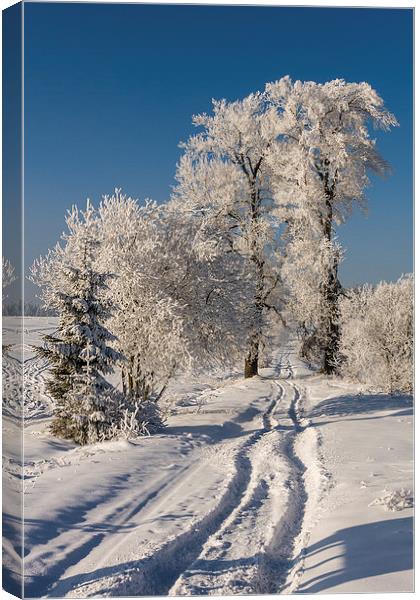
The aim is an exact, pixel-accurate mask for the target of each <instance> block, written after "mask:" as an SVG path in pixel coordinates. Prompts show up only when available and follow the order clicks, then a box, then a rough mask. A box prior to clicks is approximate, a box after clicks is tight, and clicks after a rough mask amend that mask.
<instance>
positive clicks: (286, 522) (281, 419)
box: [70, 375, 307, 597]
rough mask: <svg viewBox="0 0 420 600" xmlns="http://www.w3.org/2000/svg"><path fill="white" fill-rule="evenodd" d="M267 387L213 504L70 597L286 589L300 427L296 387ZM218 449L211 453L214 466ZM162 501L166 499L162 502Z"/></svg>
mask: <svg viewBox="0 0 420 600" xmlns="http://www.w3.org/2000/svg"><path fill="white" fill-rule="evenodd" d="M289 377H290V375H289ZM270 384H271V385H272V390H273V392H272V395H271V400H270V402H269V405H268V408H267V409H266V411H265V412H264V413H263V414H262V415H261V420H262V427H261V428H260V429H259V430H257V431H256V432H253V433H252V434H250V435H249V436H248V438H247V439H246V441H245V442H244V443H242V444H240V445H238V446H237V448H236V451H235V452H233V454H234V456H233V459H232V460H233V466H234V475H233V477H232V478H231V479H230V480H229V482H228V483H227V485H226V488H225V490H224V491H223V493H222V494H221V496H220V498H219V500H218V502H217V504H216V506H215V507H214V508H213V509H212V510H211V511H210V512H208V513H207V514H206V515H205V516H204V517H202V518H200V519H195V520H193V521H192V522H191V523H190V527H189V528H188V529H187V530H186V531H184V532H183V533H182V534H180V535H178V536H176V537H173V538H171V539H169V540H168V541H167V542H166V543H165V544H164V545H163V546H160V547H158V548H155V549H153V548H151V549H150V553H149V554H147V555H145V556H143V557H141V558H140V559H138V560H133V561H132V562H130V566H129V568H126V569H125V570H122V569H121V566H122V565H115V572H110V571H109V569H106V570H105V571H104V575H105V573H106V575H105V576H104V577H99V578H98V577H97V578H96V580H95V581H91V582H87V581H86V582H85V584H82V585H78V586H77V594H76V593H75V592H76V590H75V589H73V591H72V592H71V594H70V595H72V596H73V595H74V596H76V595H78V596H79V595H80V594H81V593H82V595H83V596H85V597H89V596H91V595H101V594H104V595H110V596H122V595H124V596H127V595H136V596H139V595H140V596H144V595H168V594H169V595H197V594H198V595H200V594H208V595H212V594H223V595H225V594H241V593H242V594H243V593H248V594H249V593H254V594H255V593H279V592H281V591H282V590H283V589H284V587H285V584H286V581H287V578H288V575H289V573H290V570H291V568H292V567H293V564H294V562H293V557H294V550H295V543H296V539H297V538H298V536H299V534H300V532H301V529H302V523H303V518H304V513H305V505H306V502H307V493H306V490H305V481H304V472H305V465H304V464H303V463H302V461H301V460H300V458H299V457H298V455H297V454H296V452H295V444H296V441H297V439H298V437H299V436H300V435H302V434H303V432H304V430H305V424H304V421H302V419H301V416H300V402H301V395H300V392H299V389H298V388H297V386H296V385H295V384H294V383H293V382H291V381H290V379H287V380H278V379H273V380H272V381H270ZM224 446H225V444H223V443H222V444H217V446H215V447H212V450H211V452H212V454H214V456H213V458H214V459H215V460H217V454H218V452H219V451H221V450H222V448H223V447H224ZM232 451H233V447H232ZM224 459H226V455H225V454H224ZM191 473H192V471H191ZM191 473H190V474H191ZM193 475H194V474H193ZM168 499H169V496H168V495H165V496H164V498H163V501H167V500H168ZM108 558H109V557H108ZM96 573H97V575H98V571H97V572H96Z"/></svg>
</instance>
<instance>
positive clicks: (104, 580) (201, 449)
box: [5, 345, 412, 597]
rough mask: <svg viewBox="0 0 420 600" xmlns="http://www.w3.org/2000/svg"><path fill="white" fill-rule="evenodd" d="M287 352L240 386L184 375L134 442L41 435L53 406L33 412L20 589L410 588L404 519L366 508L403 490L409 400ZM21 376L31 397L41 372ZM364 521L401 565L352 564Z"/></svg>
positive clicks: (112, 592) (36, 592)
mask: <svg viewBox="0 0 420 600" xmlns="http://www.w3.org/2000/svg"><path fill="white" fill-rule="evenodd" d="M293 350H294V347H293V345H291V346H289V347H288V348H286V350H285V349H278V350H277V351H275V352H274V353H273V357H272V363H271V366H270V367H268V368H266V369H264V370H263V371H262V374H261V377H256V378H253V379H251V380H246V381H244V380H242V379H240V378H236V379H230V380H225V381H221V382H220V381H219V383H218V384H217V385H216V384H213V386H210V385H208V384H203V385H201V384H200V383H199V382H193V381H184V382H183V383H182V385H181V384H179V385H178V388H177V389H176V388H174V389H173V390H172V393H173V395H174V398H175V399H176V404H175V407H174V409H173V411H172V414H171V416H170V417H169V419H168V427H167V428H166V430H165V431H164V432H162V434H159V435H155V436H152V437H150V438H142V439H139V440H137V441H135V442H128V441H117V442H109V443H106V444H102V445H94V446H87V447H77V446H75V445H73V444H71V443H69V442H65V441H59V440H55V439H52V438H51V437H50V436H49V434H48V432H47V429H46V427H47V424H48V414H49V412H48V411H49V406H48V405H47V403H45V402H44V413H42V409H41V408H40V406H39V405H38V404H37V403H36V402H35V404H33V405H31V406H32V409H33V410H32V412H31V411H29V413H30V414H31V415H32V416H33V418H32V419H31V420H30V421H29V422H28V424H27V427H26V428H25V449H26V456H25V515H26V523H25V569H26V595H27V596H29V597H30V596H32V597H35V596H41V595H42V596H50V597H64V596H71V597H90V596H98V595H103V596H129V595H192V594H210V595H211V594H217V595H225V594H241V593H242V594H243V593H275V592H277V593H281V592H290V591H292V592H293V591H299V592H309V591H315V592H316V591H324V590H327V591H330V588H331V590H334V591H335V587H337V586H338V587H339V588H340V591H353V590H356V589H357V590H358V591H362V590H363V591H370V590H371V589H372V588H374V589H375V591H381V590H382V591H385V590H387V591H390V590H392V589H393V590H395V591H397V590H401V591H402V590H404V591H406V590H408V589H410V585H411V577H412V571H411V564H410V552H411V546H410V544H411V538H410V532H411V518H412V509H410V508H407V509H404V510H403V511H402V512H401V513H400V514H398V519H395V513H389V512H386V511H385V510H384V507H383V506H380V505H377V506H369V504H371V502H372V501H373V500H375V498H377V497H378V496H380V495H381V492H382V489H383V487H386V486H388V487H390V488H395V486H397V487H407V486H410V485H411V484H412V463H411V455H410V452H411V446H410V442H411V432H412V420H410V419H411V416H410V414H411V412H410V411H412V408H411V404H410V400H409V399H407V398H389V397H387V396H382V397H379V398H378V397H372V398H370V397H369V396H360V395H356V391H357V390H356V388H355V386H354V385H353V386H352V385H351V384H345V383H343V382H341V383H336V382H334V381H333V380H326V379H325V378H323V377H321V376H319V375H314V374H311V372H309V371H308V370H307V369H306V368H305V367H304V366H303V365H302V364H301V363H300V362H299V361H298V360H297V358H296V356H295V354H294V352H293ZM31 361H33V364H31ZM28 366H29V370H28V373H29V378H28V380H30V381H32V383H33V387H32V390H34V391H35V394H36V395H37V397H38V398H40V399H41V401H42V398H44V392H43V382H44V376H45V370H44V365H42V364H39V363H38V364H37V359H34V358H32V359H29V363H28ZM337 386H338V387H337ZM31 401H32V402H33V399H32V400H31ZM42 415H43V416H45V419H43V418H40V417H42ZM5 422H7V424H8V427H11V428H12V427H13V423H12V421H10V422H9V420H8V418H7V417H6V419H5ZM391 429H392V433H391ZM390 435H391V437H392V439H393V447H392V450H389V449H386V448H389V447H390V446H389V442H388V440H389V436H390ZM12 437H13V436H12ZM353 439H355V440H356V441H357V443H356V447H355V448H353V449H352V450H350V448H352V447H353V446H354V442H353ZM387 443H388V446H387V445H386V444H387ZM12 446H13V443H12ZM380 448H382V449H380ZM10 451H11V453H12V454H13V448H10ZM391 455H392V457H393V460H394V462H393V463H392V465H391V467H388V468H385V465H387V461H388V463H389V458H390V456H391ZM363 469H364V470H363ZM362 479H363V481H362ZM362 484H363V485H362ZM7 502H8V499H7V496H6V506H5V512H6V514H5V523H6V525H7V526H8V527H9V528H10V530H13V525H14V524H16V519H17V516H18V515H17V514H16V510H17V509H16V507H15V506H13V505H12V504H13V502H12V499H11V500H10V501H9V505H8V504H7ZM375 523H387V525H386V526H384V527H382V526H380V533H381V536H382V537H381V544H380V548H379V550H380V551H379V558H378V560H379V561H380V556H381V553H382V557H383V556H385V554H386V552H385V550H386V548H387V542H388V548H391V547H393V548H394V550H395V548H397V556H396V555H395V552H394V554H393V553H392V552H390V553H388V554H389V555H386V556H387V557H388V561H387V563H386V565H385V564H382V565H381V568H376V569H374V568H372V569H371V570H369V569H367V568H366V565H364V567H363V565H360V564H359V563H358V562H357V556H359V555H360V552H361V550H362V555H363V548H364V546H366V551H368V550H369V548H370V549H372V544H371V542H370V546H369V541H368V540H369V536H368V537H367V538H366V539H364V536H363V535H362V534H361V537H360V539H358V538H357V532H358V531H360V532H363V531H364V528H366V531H370V530H371V529H372V528H374V527H375ZM358 528H359V529H358ZM349 531H350V533H349ZM378 531H379V530H378ZM340 532H341V533H340ZM343 532H344V533H343ZM398 532H400V533H398ZM401 532H402V533H401ZM387 536H388V537H387ZM396 536H397V537H396ZM398 536H399V537H398ZM388 538H389V539H388ZM324 539H326V540H331V543H329V542H328V543H327V542H325V541H324ZM396 539H398V540H399V544H398V545H397V546H396V545H395V540H396ZM392 544H393V546H392ZM308 549H309V550H308ZM338 549H339V551H337V550H338ZM376 551H377V552H378V548H376ZM392 561H393V562H392ZM359 562H360V561H359ZM365 562H366V561H365ZM383 562H384V561H382V563H383ZM362 563H363V561H362ZM393 565H394V566H393ZM354 586H356V587H354Z"/></svg>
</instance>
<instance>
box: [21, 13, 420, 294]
mask: <svg viewBox="0 0 420 600" xmlns="http://www.w3.org/2000/svg"><path fill="white" fill-rule="evenodd" d="M286 74H289V75H291V76H292V77H293V78H294V79H303V80H309V79H310V80H315V81H320V82H322V81H327V80H330V79H335V78H341V77H342V78H345V79H346V80H348V81H368V82H369V83H370V84H371V85H372V86H373V87H374V88H375V89H376V90H377V91H378V92H379V93H380V95H381V96H382V97H383V98H384V99H385V102H386V104H387V106H388V107H389V108H390V109H391V110H392V111H393V112H394V113H395V114H396V116H397V118H398V120H399V121H400V124H401V125H400V127H399V128H398V129H395V130H393V131H392V132H391V133H388V134H383V133H380V132H378V134H377V139H378V144H379V148H380V150H381V152H382V154H383V155H384V156H385V158H386V159H387V160H389V161H390V163H391V164H392V166H393V169H394V174H393V175H392V176H391V177H390V178H388V179H387V180H385V181H381V180H378V179H375V180H374V181H373V185H372V187H371V188H370V189H369V190H368V192H367V194H368V198H369V206H370V212H369V216H368V217H367V218H366V217H364V216H362V215H360V214H355V216H354V217H353V218H352V219H351V220H350V221H349V222H348V224H346V225H344V226H342V227H341V228H340V229H339V236H340V239H341V241H342V243H343V245H344V246H345V247H346V249H347V250H346V260H345V262H344V264H343V266H342V269H341V278H342V281H343V283H344V284H345V285H350V284H354V283H356V282H363V281H372V282H377V281H379V280H381V279H395V278H397V277H398V276H399V274H400V273H401V272H406V271H410V270H412V194H413V191H412V178H413V173H412V11H411V10H404V9H392V10H386V9H328V8H327V9H322V8H283V7H263V6H261V7H243V6H242V7H239V6H236V7H235V6H234V7H216V6H207V7H206V6H162V5H161V6H147V5H121V4H117V5H104V4H102V5H101V4H91V5H86V4H46V3H45V4H35V3H34V4H25V143H26V146H25V167H26V169H25V201H26V254H25V255H26V260H27V262H28V263H31V262H32V260H33V258H34V257H35V256H38V255H39V254H41V253H45V252H46V250H47V249H48V247H50V246H52V245H53V244H54V243H55V242H56V240H57V239H58V237H59V235H60V233H61V231H62V230H63V215H64V212H65V209H66V208H68V207H70V205H71V204H73V203H76V204H83V203H84V202H85V199H86V197H88V196H89V197H90V198H91V199H92V200H93V201H94V202H95V203H96V202H98V201H99V199H100V197H101V195H102V194H104V193H111V192H112V191H113V189H114V188H115V187H122V188H123V189H124V191H125V192H126V193H128V194H130V195H132V196H134V197H137V198H140V199H143V198H144V197H151V198H154V199H156V200H158V201H165V200H166V199H167V198H168V196H169V194H170V190H171V185H173V183H174V179H173V177H174V172H175V165H176V162H177V159H178V157H179V155H180V149H179V148H178V143H179V141H180V140H185V139H186V138H187V137H188V135H189V134H190V133H191V132H192V129H193V128H192V126H191V116H192V115H193V114H195V113H199V112H202V111H209V110H210V108H211V98H222V97H224V98H227V99H229V100H235V99H237V98H240V97H243V96H244V95H246V94H248V93H250V92H252V91H254V90H257V89H262V88H263V87H264V84H265V82H267V81H273V80H275V79H278V78H280V77H282V76H283V75H286ZM29 291H30V290H28V292H29Z"/></svg>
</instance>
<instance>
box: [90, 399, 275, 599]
mask: <svg viewBox="0 0 420 600" xmlns="http://www.w3.org/2000/svg"><path fill="white" fill-rule="evenodd" d="M279 400H280V398H279V397H275V398H273V400H272V401H271V402H270V404H269V406H268V408H267V410H266V411H265V412H264V413H263V415H262V425H263V426H262V428H261V429H259V430H258V431H256V432H254V433H252V434H250V435H249V436H248V439H247V440H246V441H245V443H243V444H241V445H240V446H239V447H238V448H237V451H236V453H235V454H234V458H233V465H234V476H233V477H232V479H230V481H229V482H228V484H227V487H226V490H225V491H224V493H223V495H222V497H221V498H220V499H219V501H218V503H217V505H216V506H215V507H214V508H213V509H212V510H211V511H210V512H208V513H207V514H206V515H205V516H204V518H202V519H200V520H196V521H193V522H191V524H190V528H189V529H188V530H187V531H185V532H184V533H182V534H180V535H178V536H176V537H174V538H172V539H170V540H168V542H167V543H166V544H165V545H164V546H161V547H160V548H158V549H157V550H155V551H154V552H152V553H151V554H150V555H148V556H146V557H144V558H142V559H140V560H137V561H133V563H132V564H131V566H130V568H129V569H128V570H126V571H125V572H121V565H116V568H115V573H109V570H108V573H107V576H106V577H104V578H101V579H100V580H97V581H95V582H92V584H91V585H89V584H87V585H85V586H83V585H82V587H81V588H80V586H78V587H79V589H78V594H79V593H80V592H83V595H84V596H86V597H87V596H89V595H90V592H92V595H98V594H99V595H100V594H104V593H106V594H107V595H112V596H127V595H136V596H145V595H159V596H163V595H167V594H168V593H169V592H170V590H171V588H172V586H173V585H174V584H175V582H176V581H177V580H178V579H179V577H180V576H181V575H182V574H183V573H184V572H186V571H187V569H188V568H189V567H190V565H192V564H193V563H194V562H195V561H196V560H197V558H198V557H199V556H200V554H201V551H202V549H203V547H204V545H205V544H206V542H207V541H208V540H209V539H210V538H212V537H213V536H215V535H216V536H217V535H220V533H219V532H220V531H222V530H223V527H224V526H225V524H227V523H229V522H230V521H233V519H234V516H233V517H232V515H236V513H237V511H238V509H239V508H240V507H242V506H246V505H249V507H251V505H252V503H253V502H256V501H257V496H258V494H264V493H265V489H264V486H260V487H259V488H256V489H254V488H253V487H252V488H251V489H250V483H251V477H252V468H253V466H252V463H251V460H250V457H249V453H250V451H251V450H252V449H253V448H254V447H255V446H256V444H257V443H258V442H259V440H260V439H261V438H262V437H263V436H264V434H266V433H268V432H270V431H271V421H270V419H271V415H272V413H273V411H274V409H275V407H276V406H277V404H278V401H279ZM219 447H220V451H221V452H222V454H223V457H224V458H225V444H221V445H220V446H219ZM213 451H214V458H216V456H217V454H218V451H217V449H216V448H213ZM212 453H213V452H212ZM200 466H202V465H200ZM167 499H168V496H165V498H164V499H163V501H167ZM98 584H100V587H99V586H98Z"/></svg>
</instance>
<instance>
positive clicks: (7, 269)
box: [1, 256, 16, 301]
mask: <svg viewBox="0 0 420 600" xmlns="http://www.w3.org/2000/svg"><path fill="white" fill-rule="evenodd" d="M1 267H2V268H1V284H2V291H3V294H2V298H3V301H4V299H5V298H6V296H5V295H4V290H5V288H7V287H9V285H11V284H12V283H13V282H14V281H15V280H16V276H15V268H14V266H13V265H12V263H11V262H10V260H8V259H7V258H4V256H2V259H1Z"/></svg>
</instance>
